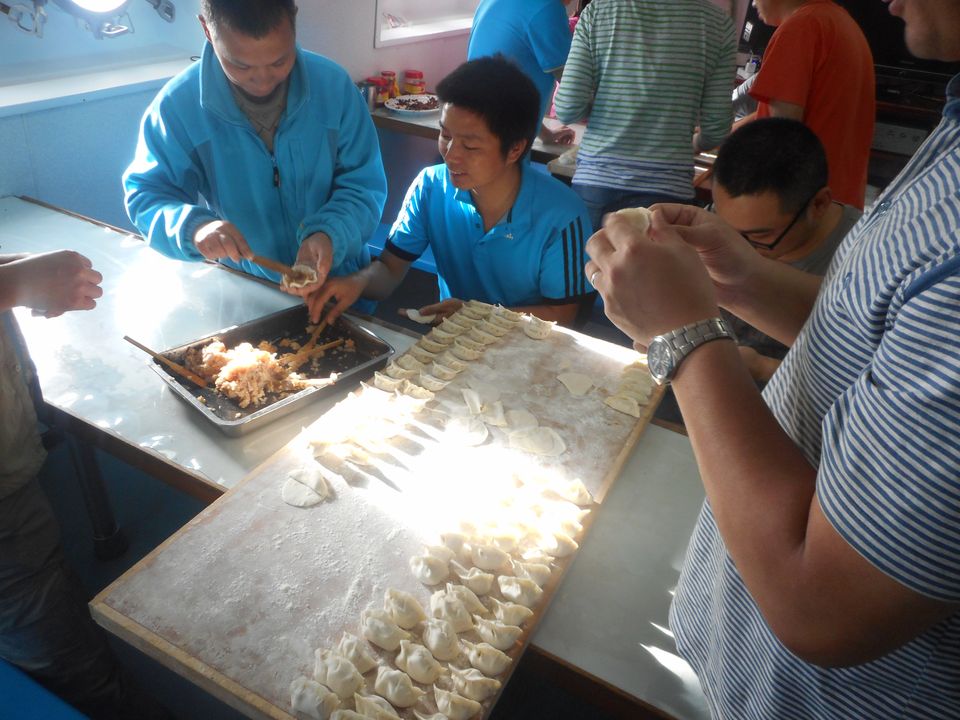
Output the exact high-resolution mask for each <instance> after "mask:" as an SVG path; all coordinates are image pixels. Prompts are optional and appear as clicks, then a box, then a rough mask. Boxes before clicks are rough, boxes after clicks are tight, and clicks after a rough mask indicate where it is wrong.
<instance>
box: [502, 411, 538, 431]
mask: <svg viewBox="0 0 960 720" xmlns="http://www.w3.org/2000/svg"><path fill="white" fill-rule="evenodd" d="M506 417H507V427H508V428H510V430H527V429H528V428H535V427H537V425H539V424H540V423H539V422H538V421H537V416H536V415H534V414H533V413H532V412H530V411H529V410H524V409H523V408H518V409H515V410H507V412H506Z"/></svg>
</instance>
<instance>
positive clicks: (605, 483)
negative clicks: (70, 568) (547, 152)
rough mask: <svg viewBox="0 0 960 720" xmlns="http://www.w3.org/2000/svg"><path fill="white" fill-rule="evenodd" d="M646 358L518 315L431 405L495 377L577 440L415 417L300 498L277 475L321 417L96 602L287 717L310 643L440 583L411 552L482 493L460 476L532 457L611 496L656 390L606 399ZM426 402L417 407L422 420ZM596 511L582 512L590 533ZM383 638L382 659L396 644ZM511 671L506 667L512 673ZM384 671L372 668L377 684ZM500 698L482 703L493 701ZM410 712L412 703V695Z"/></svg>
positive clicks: (507, 395)
mask: <svg viewBox="0 0 960 720" xmlns="http://www.w3.org/2000/svg"><path fill="white" fill-rule="evenodd" d="M637 358H638V356H637V353H635V352H633V351H632V350H629V349H626V348H623V347H620V346H617V345H613V344H610V343H606V342H603V341H600V340H597V339H595V338H592V337H589V336H585V335H582V334H579V333H576V332H573V331H568V330H561V329H557V330H554V332H553V333H552V334H551V335H550V336H549V337H548V338H547V339H545V340H533V339H531V338H528V337H526V336H525V335H524V334H523V333H522V332H520V331H518V330H514V331H511V333H510V334H509V335H507V336H506V337H505V338H503V339H502V340H501V341H500V342H498V343H496V344H495V345H493V346H491V347H490V348H489V349H488V350H487V351H486V352H485V353H484V355H483V357H482V358H481V359H480V360H477V361H474V362H473V363H471V364H470V366H469V368H468V370H466V371H465V372H464V373H462V374H461V375H460V376H458V378H457V380H456V381H455V382H454V383H452V384H451V385H450V386H448V387H447V388H445V389H444V390H443V391H441V392H440V393H438V396H437V399H436V400H435V401H434V402H432V403H431V407H437V406H442V405H443V404H444V403H450V404H453V403H456V402H458V399H459V398H460V396H461V393H460V390H461V389H462V388H463V387H467V386H469V385H470V384H471V383H472V384H476V383H477V382H480V383H485V384H487V385H488V386H496V387H497V388H499V390H500V394H501V401H502V402H503V404H504V406H505V408H507V409H512V408H518V407H523V408H525V409H527V410H529V411H530V412H532V413H533V414H534V415H535V416H537V418H538V419H539V421H540V424H541V425H546V426H550V427H553V428H554V429H555V430H556V431H557V432H558V433H559V434H560V435H561V437H562V438H563V439H564V441H565V443H566V446H567V450H566V452H564V453H563V454H562V455H561V456H559V457H557V458H539V457H532V456H530V455H528V454H527V453H522V452H520V451H517V450H511V449H510V448H509V443H508V442H507V441H506V436H505V434H504V432H503V431H502V430H500V429H499V428H492V431H491V432H492V434H491V437H490V439H488V440H487V442H485V443H484V444H483V445H481V446H479V447H463V446H454V445H451V444H450V443H447V442H444V440H443V438H442V436H441V437H440V438H437V437H436V436H434V435H431V434H430V433H429V432H422V431H420V430H418V429H417V428H416V427H412V426H408V427H410V430H411V431H410V432H409V433H407V434H405V435H404V437H403V438H402V439H401V441H399V442H397V443H394V444H393V447H392V449H391V451H390V452H386V453H382V454H377V455H376V456H374V457H373V458H372V459H371V461H370V462H369V463H366V464H352V463H346V464H344V465H341V466H339V467H337V468H336V470H337V475H336V476H334V477H333V479H332V486H333V488H332V489H333V493H334V496H333V498H332V499H331V500H329V501H327V502H324V503H322V504H320V505H317V506H315V507H312V508H306V509H300V508H294V507H290V506H288V505H286V504H285V503H284V502H283V501H282V500H281V497H280V488H281V486H282V484H283V482H284V480H285V479H286V477H287V476H288V473H290V472H291V471H294V470H297V469H299V468H302V467H309V466H312V465H313V464H314V462H315V461H314V459H313V454H314V453H313V448H312V446H311V444H310V441H311V440H315V439H317V437H318V436H321V437H322V433H323V432H328V430H327V429H326V428H329V427H330V425H329V419H330V418H329V417H321V418H320V419H319V420H318V421H317V422H316V423H314V424H313V425H312V426H311V427H309V428H306V429H304V431H303V432H302V433H301V434H300V435H299V436H298V437H297V438H295V439H293V440H292V441H291V442H290V443H289V444H288V445H287V446H286V447H284V448H283V449H282V450H281V451H279V452H278V453H276V454H275V455H274V456H272V457H271V458H270V459H268V460H267V461H266V462H265V463H264V464H263V465H261V466H260V467H259V468H257V469H256V470H254V471H253V472H252V473H250V475H248V476H247V477H246V478H245V479H244V480H243V481H242V482H241V483H239V484H238V485H237V486H236V487H235V488H234V489H232V490H231V491H229V492H228V493H226V494H225V495H224V496H223V497H222V498H221V499H219V500H217V501H216V502H215V503H213V504H212V505H211V506H209V507H208V508H207V509H206V510H204V511H203V512H202V513H200V514H199V515H198V516H197V517H196V518H194V519H193V520H191V521H190V522H189V523H188V524H187V525H186V526H184V527H183V528H182V529H181V530H180V531H179V532H177V533H176V534H175V535H173V536H172V537H171V538H170V539H168V540H167V541H166V542H165V543H163V545H161V546H160V547H159V548H157V549H156V550H155V551H154V552H152V553H151V554H150V555H149V556H147V557H146V558H144V560H142V561H141V562H140V563H139V564H137V565H136V566H135V567H134V568H132V569H131V570H130V571H128V572H127V573H126V574H125V575H123V576H122V577H121V578H119V579H118V580H117V581H116V582H114V583H113V584H112V585H110V586H109V587H108V588H106V589H105V590H104V591H103V592H102V593H100V595H98V596H97V597H96V598H95V599H94V601H93V602H92V603H91V607H92V610H93V614H94V616H95V618H96V619H97V621H98V622H99V623H101V624H102V625H104V626H105V627H106V628H107V629H109V630H111V631H112V632H114V633H115V634H117V635H118V636H120V637H122V638H124V639H125V640H127V641H128V642H130V643H132V644H133V645H135V646H137V647H139V648H140V649H142V650H144V651H145V652H147V653H148V654H149V655H151V656H153V657H155V658H157V659H158V660H160V661H161V662H163V663H164V664H165V665H167V666H168V667H170V668H172V669H174V670H175V671H176V672H178V673H180V674H182V675H184V676H185V677H187V678H188V679H190V680H191V681H193V682H195V683H196V684H198V685H200V686H202V687H204V688H205V689H206V690H208V691H209V692H211V693H212V694H214V695H216V696H217V697H219V698H221V699H222V700H224V701H225V702H227V703H228V704H230V705H232V706H233V707H235V708H237V709H239V710H240V711H242V712H244V713H245V714H247V715H248V716H250V717H269V718H288V717H290V714H289V712H290V711H289V707H290V705H289V702H290V697H289V685H290V682H291V681H292V680H293V679H294V678H296V677H297V676H298V675H308V676H309V675H310V674H311V672H312V668H313V660H314V650H316V649H318V648H333V647H335V646H336V643H337V641H338V640H339V638H340V636H341V633H342V632H343V631H344V630H347V631H349V632H352V633H354V634H356V635H358V636H359V635H360V626H359V620H360V614H361V612H362V611H363V610H364V609H365V608H367V607H370V606H375V607H382V606H383V595H384V591H385V590H386V589H388V588H396V589H401V590H406V591H408V592H411V593H413V594H414V595H415V596H416V597H417V598H418V599H419V600H420V602H421V604H422V605H423V606H424V608H427V609H428V608H429V597H430V594H431V593H432V591H433V590H435V589H436V588H428V587H426V586H424V585H422V584H420V583H419V582H418V581H417V580H416V579H415V578H414V577H413V575H412V573H411V571H410V569H409V564H408V561H409V558H410V557H411V556H413V555H415V554H417V553H419V552H420V551H421V550H422V547H423V545H424V544H437V543H438V542H439V532H441V531H444V530H450V529H453V526H455V525H456V523H457V521H458V519H459V518H461V517H464V516H467V515H469V514H470V511H471V510H474V509H475V508H472V507H469V505H471V504H472V503H470V502H469V501H465V503H464V504H466V505H467V507H463V506H459V505H458V501H457V498H458V497H459V496H458V494H457V492H456V488H457V487H459V486H461V485H462V486H463V488H464V490H465V491H466V490H467V489H469V490H470V492H473V493H475V492H476V488H477V487H478V486H480V485H482V486H483V487H484V488H486V487H488V485H487V484H485V483H486V480H485V478H489V488H490V492H491V493H494V492H503V487H504V485H505V484H504V483H502V482H495V481H496V480H498V479H500V478H501V477H502V476H503V475H504V474H520V475H522V474H523V472H526V471H527V469H529V468H531V467H535V468H539V471H542V472H544V473H552V474H553V475H554V476H555V477H559V478H569V479H572V478H579V479H581V480H582V481H583V482H584V484H585V485H586V486H587V488H588V489H589V490H590V492H591V493H592V495H593V497H594V499H595V500H596V501H598V502H602V499H603V497H604V495H605V494H606V492H607V490H608V489H609V487H610V485H611V483H612V482H613V481H614V480H615V479H616V477H617V475H618V473H619V471H620V469H621V468H622V466H623V463H624V462H625V461H626V458H627V457H628V455H629V453H630V450H631V449H632V447H633V445H634V444H635V443H636V440H637V439H638V437H639V436H640V433H641V432H642V431H643V429H644V428H645V427H646V424H647V423H648V421H649V419H650V416H651V415H652V412H653V409H654V408H655V406H656V403H657V402H658V401H659V399H660V392H659V390H657V391H655V394H654V397H653V398H651V400H650V402H649V403H648V405H647V406H646V407H645V408H642V410H643V412H642V413H641V415H642V417H641V418H640V419H639V420H638V419H636V418H634V417H631V416H628V415H625V414H622V413H619V412H617V411H615V410H613V409H611V408H609V407H607V406H605V405H604V404H603V399H604V398H605V397H606V396H607V395H608V394H611V393H612V392H614V391H615V389H616V387H617V384H618V382H619V378H620V374H621V371H622V370H623V368H624V367H625V366H627V365H629V364H631V363H633V362H634V361H635V360H636V359H637ZM571 371H574V372H579V373H584V374H587V375H589V376H590V377H591V378H592V379H593V380H594V387H593V388H592V389H591V390H590V391H589V392H588V393H587V394H586V395H585V396H583V397H574V396H572V395H571V394H570V392H569V391H568V390H567V389H566V388H565V387H564V386H563V385H562V384H561V383H560V382H559V381H558V380H557V374H558V373H561V372H571ZM345 402H346V403H349V402H351V400H350V399H349V398H348V399H347V401H345ZM344 406H346V405H344ZM344 406H338V407H337V408H334V409H333V410H331V411H330V413H337V412H338V411H340V410H342V408H343V407H344ZM432 415H435V413H432V412H430V411H427V412H425V413H421V414H418V416H417V417H418V418H421V417H422V418H424V420H425V426H426V423H429V421H430V418H431V416H432ZM328 416H329V413H328ZM325 422H326V423H327V425H326V426H325V425H324V423H325ZM427 429H428V430H429V427H427ZM250 441H251V442H255V436H253V437H251V439H250ZM518 469H519V473H518ZM507 484H509V483H507ZM441 488H442V491H440V489H441ZM593 515H594V513H592V512H591V513H590V515H588V516H587V517H586V519H585V520H584V525H585V533H586V532H588V531H589V524H590V522H591V521H592V517H593ZM578 540H579V541H581V542H582V540H583V538H582V537H580V538H578ZM571 560H572V556H571V557H567V558H564V559H563V560H559V561H558V562H557V569H556V570H555V571H554V572H553V574H552V576H551V579H550V581H549V582H548V583H547V585H546V587H545V588H544V591H545V592H544V595H543V597H542V598H541V600H540V602H539V604H538V605H537V607H536V608H535V611H536V612H535V615H534V617H533V618H532V619H531V620H530V621H528V622H527V623H526V624H525V625H524V630H525V632H524V635H523V638H522V639H521V641H520V642H518V643H517V644H516V646H514V647H513V648H512V649H511V650H510V651H508V654H510V655H511V657H513V658H514V660H515V661H516V659H518V658H519V656H520V655H521V654H522V652H523V649H524V647H525V644H526V642H527V640H528V639H529V637H530V636H531V635H532V631H533V629H534V628H535V627H536V623H537V622H538V621H539V619H540V617H541V616H542V614H543V612H544V610H545V609H546V607H547V605H548V604H549V601H550V598H551V596H552V594H553V592H554V591H555V589H556V587H557V586H558V584H559V582H560V580H561V579H562V576H563V573H564V571H565V570H566V568H567V566H568V565H569V562H570V561H571ZM428 612H429V610H428ZM462 637H464V638H465V639H470V640H472V641H474V642H475V641H477V638H476V637H475V636H473V635H472V634H465V635H462ZM371 647H372V646H371ZM378 654H379V657H380V660H381V661H382V662H384V663H386V664H391V663H392V659H393V656H394V655H395V653H386V652H379V651H378ZM515 664H516V662H514V666H515ZM509 672H510V671H508V672H507V673H506V674H505V675H504V676H503V677H501V678H499V679H501V680H502V681H504V683H505V682H506V679H507V678H508V677H509ZM374 676H375V673H371V674H369V675H367V676H366V678H367V691H368V692H373V687H372V685H373V678H374ZM425 689H428V688H425ZM494 700H495V699H494ZM492 704H493V701H487V702H486V703H484V712H483V715H484V716H485V715H486V714H487V713H488V712H489V710H490V707H491V706H492ZM419 709H420V710H421V711H424V710H425V708H424V707H422V706H420V708H419ZM402 715H403V716H404V717H411V718H412V717H413V715H412V713H411V712H410V711H409V710H408V711H404V713H402Z"/></svg>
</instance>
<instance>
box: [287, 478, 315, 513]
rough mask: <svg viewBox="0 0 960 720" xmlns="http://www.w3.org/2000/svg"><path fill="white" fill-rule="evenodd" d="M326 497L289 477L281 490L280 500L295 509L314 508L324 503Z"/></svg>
mask: <svg viewBox="0 0 960 720" xmlns="http://www.w3.org/2000/svg"><path fill="white" fill-rule="evenodd" d="M324 497H326V495H321V494H320V493H318V492H316V491H314V490H312V489H310V488H309V487H307V486H306V485H304V484H303V483H301V482H299V481H298V480H294V479H293V478H292V477H288V478H287V479H286V480H285V481H284V483H283V487H281V488H280V499H281V500H283V501H284V502H285V503H286V504H287V505H292V506H293V507H298V508H308V507H313V506H314V505H319V504H320V503H322V502H323V499H324Z"/></svg>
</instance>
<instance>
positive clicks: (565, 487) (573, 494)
mask: <svg viewBox="0 0 960 720" xmlns="http://www.w3.org/2000/svg"><path fill="white" fill-rule="evenodd" d="M549 487H550V490H551V491H553V492H554V493H556V494H557V495H559V496H560V497H562V498H563V499H564V500H566V501H568V502H572V503H573V504H574V505H580V506H584V505H590V504H591V503H592V502H593V496H592V495H591V494H590V491H589V490H587V486H586V485H584V484H583V480H580V479H579V478H575V479H573V480H570V481H569V482H561V483H554V484H551V485H550V486H549Z"/></svg>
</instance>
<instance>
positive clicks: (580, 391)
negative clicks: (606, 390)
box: [557, 372, 593, 397]
mask: <svg viewBox="0 0 960 720" xmlns="http://www.w3.org/2000/svg"><path fill="white" fill-rule="evenodd" d="M557 380H559V381H560V382H562V383H563V385H564V387H565V388H567V390H569V391H570V394H571V395H576V396H577V397H582V396H584V395H586V394H587V391H588V390H590V388H592V387H593V380H592V379H591V377H590V376H589V375H584V374H583V373H577V372H568V373H560V374H559V375H557Z"/></svg>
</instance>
